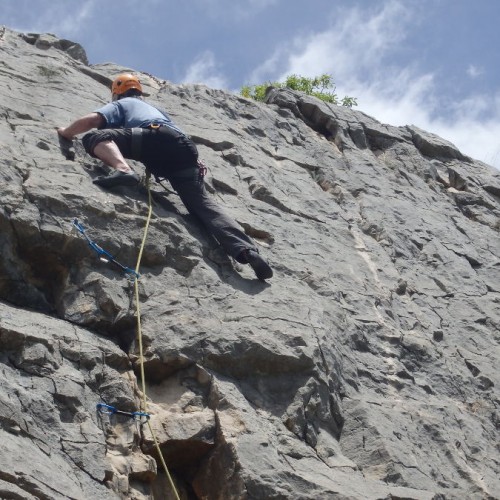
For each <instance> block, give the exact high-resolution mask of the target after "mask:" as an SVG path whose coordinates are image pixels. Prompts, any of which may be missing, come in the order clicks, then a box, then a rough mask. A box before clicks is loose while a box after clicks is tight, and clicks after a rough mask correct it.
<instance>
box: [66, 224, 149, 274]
mask: <svg viewBox="0 0 500 500" xmlns="http://www.w3.org/2000/svg"><path fill="white" fill-rule="evenodd" d="M73 226H74V227H75V228H76V229H77V230H78V232H79V233H80V234H81V235H82V236H83V237H84V238H85V239H86V240H87V243H88V244H89V246H90V248H92V250H94V251H95V252H96V253H97V255H98V257H99V259H100V260H101V261H103V262H108V263H111V264H114V265H115V266H117V267H119V268H120V269H121V270H122V271H123V272H124V273H125V274H127V275H128V277H129V278H130V279H138V278H139V276H140V275H139V273H137V272H135V271H134V270H133V269H131V268H130V267H126V266H124V265H123V264H120V263H119V262H118V261H117V260H116V259H115V258H114V257H113V256H112V255H111V254H110V253H109V252H107V251H106V250H104V249H103V248H101V247H100V246H99V245H98V244H97V243H96V242H95V241H93V240H91V239H90V238H89V237H88V235H87V233H86V232H85V228H84V227H83V226H82V225H81V224H80V223H79V222H78V219H74V220H73Z"/></svg>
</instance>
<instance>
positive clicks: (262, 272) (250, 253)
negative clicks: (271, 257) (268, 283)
mask: <svg viewBox="0 0 500 500" xmlns="http://www.w3.org/2000/svg"><path fill="white" fill-rule="evenodd" d="M245 257H246V259H247V262H248V263H249V264H250V267H251V268H252V269H253V270H254V272H255V276H257V278H259V279H260V280H267V279H268V278H272V277H273V270H272V269H271V266H270V265H269V264H268V263H267V262H266V261H265V259H264V258H263V257H262V256H261V255H260V254H259V253H258V252H256V251H255V250H246V251H245Z"/></svg>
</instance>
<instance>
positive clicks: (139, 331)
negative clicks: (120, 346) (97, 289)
mask: <svg viewBox="0 0 500 500" xmlns="http://www.w3.org/2000/svg"><path fill="white" fill-rule="evenodd" d="M149 181H150V174H149V172H148V173H146V188H147V190H148V217H147V219H146V225H145V227H144V235H143V237H142V243H141V248H140V250H139V255H138V257H137V265H136V267H135V272H136V275H135V277H134V291H135V305H136V310H137V343H138V344H139V361H140V367H141V389H142V402H141V411H143V412H144V413H147V411H148V410H147V397H146V377H145V375H144V357H143V349H142V328H141V308H140V302H139V280H138V279H137V276H139V269H140V266H141V259H142V253H143V251H144V247H145V245H146V238H147V235H148V229H149V223H150V221H151V214H152V213H153V203H152V199H151V189H150V187H149ZM148 427H149V432H151V436H152V437H153V441H154V443H155V448H156V451H157V452H158V455H159V457H160V460H161V463H162V465H163V469H164V470H165V474H166V475H167V478H168V481H169V483H170V486H171V487H172V491H173V492H174V495H175V498H176V500H180V497H179V494H178V493H177V489H176V487H175V484H174V481H173V479H172V476H171V475H170V472H169V471H168V467H167V464H166V463H165V459H164V457H163V453H162V451H161V448H160V445H159V443H158V439H157V438H156V435H155V433H154V431H153V428H152V427H151V421H150V420H148Z"/></svg>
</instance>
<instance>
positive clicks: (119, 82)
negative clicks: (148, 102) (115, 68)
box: [111, 73, 142, 95]
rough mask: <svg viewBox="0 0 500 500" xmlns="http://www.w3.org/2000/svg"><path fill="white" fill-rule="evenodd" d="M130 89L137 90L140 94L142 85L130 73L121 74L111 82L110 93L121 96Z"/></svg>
mask: <svg viewBox="0 0 500 500" xmlns="http://www.w3.org/2000/svg"><path fill="white" fill-rule="evenodd" d="M130 89H135V90H138V91H139V92H141V94H142V85H141V82H140V81H139V78H137V77H136V76H135V75H132V74H131V73H122V74H121V75H118V76H117V77H116V78H115V79H114V80H113V85H112V86H111V93H112V94H113V95H122V94H124V93H125V92H127V90H130Z"/></svg>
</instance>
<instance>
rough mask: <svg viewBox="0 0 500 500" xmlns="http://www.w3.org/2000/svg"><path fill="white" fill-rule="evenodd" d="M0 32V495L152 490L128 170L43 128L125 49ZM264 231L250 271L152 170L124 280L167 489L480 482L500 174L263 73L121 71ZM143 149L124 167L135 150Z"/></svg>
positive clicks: (489, 462) (109, 71) (490, 376)
mask: <svg viewBox="0 0 500 500" xmlns="http://www.w3.org/2000/svg"><path fill="white" fill-rule="evenodd" d="M1 36H2V39H1V45H0V82H1V86H0V88H1V89H2V90H1V91H0V113H1V114H2V116H3V120H2V121H1V122H0V142H1V145H2V147H1V149H0V177H1V184H0V186H1V187H0V190H1V196H0V250H1V258H0V370H1V374H2V377H1V379H0V384H1V391H0V434H1V443H2V453H1V454H0V497H5V498H82V499H87V498H137V499H140V498H174V497H173V496H172V492H171V490H170V486H169V484H168V481H167V480H166V477H165V474H164V472H163V470H162V466H161V464H160V461H159V460H158V458H159V457H158V454H157V451H156V449H155V447H154V443H153V436H152V435H151V432H150V429H149V427H147V426H141V425H139V424H138V423H135V422H134V421H132V420H130V419H127V418H126V417H121V416H119V415H111V416H105V415H104V416H103V415H100V414H98V413H96V404H97V403H99V402H105V403H107V404H110V405H114V406H116V407H117V408H119V409H121V410H123V411H135V410H137V409H139V408H140V401H141V391H142V386H141V382H140V381H139V380H138V379H139V378H140V363H139V354H138V344H137V341H136V338H135V330H136V306H135V304H134V298H133V289H132V285H131V283H130V282H129V281H128V280H127V279H126V278H125V277H124V276H123V275H122V274H121V273H120V271H119V270H118V269H116V268H114V267H113V266H110V265H109V264H105V263H103V262H100V261H99V259H98V258H97V255H96V253H95V252H93V250H92V249H91V248H90V247H89V245H88V244H87V242H86V241H85V240H84V238H83V237H82V236H81V235H80V234H78V233H75V232H73V231H72V224H71V222H72V220H73V219H74V218H78V220H79V221H80V222H81V223H82V224H83V225H84V226H85V227H86V228H87V230H88V234H89V235H90V236H91V237H92V238H93V239H94V240H95V241H96V242H97V243H98V244H99V245H100V246H101V247H102V248H105V249H106V250H107V251H108V252H110V253H111V254H113V255H115V256H116V257H117V259H118V260H119V261H120V262H121V263H123V264H125V265H127V266H130V267H132V268H133V267H135V262H136V259H137V254H138V250H139V247H140V244H141V240H142V235H143V229H144V224H145V218H146V214H147V199H148V197H147V192H146V189H145V188H144V187H139V188H119V189H117V190H115V191H113V192H110V191H104V190H101V189H99V188H97V187H96V186H94V185H93V184H92V179H93V178H95V177H96V176H97V175H100V174H102V173H103V171H105V168H104V167H103V166H102V165H100V164H99V163H98V162H96V161H95V160H94V159H92V158H89V157H88V156H86V155H85V154H84V152H83V148H82V146H81V143H80V142H79V141H75V143H74V144H73V146H71V147H69V146H68V145H67V144H61V143H60V142H59V140H58V137H57V134H56V133H55V127H57V126H63V125H66V124H68V123H69V122H70V121H72V120H74V119H75V118H77V117H79V116H81V115H83V114H86V113H88V112H90V111H92V110H94V109H96V108H97V107H99V106H101V105H102V104H103V103H105V102H107V101H108V99H109V82H110V81H111V79H112V78H113V76H114V75H115V74H116V73H118V72H120V71H123V70H125V69H126V68H122V67H120V66H116V65H113V64H105V65H96V66H92V67H89V66H87V61H86V57H85V55H84V51H83V49H81V48H79V47H77V46H76V44H72V43H71V42H67V41H63V40H58V39H57V38H56V37H53V36H51V35H21V34H18V33H15V32H13V31H10V30H8V29H5V30H4V31H3V34H2V35H1ZM141 81H143V83H144V86H145V89H146V92H147V93H148V95H149V96H148V100H149V101H150V102H152V103H154V104H157V105H159V106H162V107H164V108H165V109H166V110H167V111H168V112H169V113H170V114H171V116H172V117H173V119H174V120H175V121H176V122H177V123H178V124H179V125H180V126H181V127H182V128H183V129H184V130H185V131H186V132H187V133H189V134H190V135H191V136H192V137H193V139H194V140H195V142H196V143H197V144H198V147H199V151H200V155H201V157H202V158H203V159H204V160H205V162H206V163H207V165H208V167H209V175H208V177H207V185H208V188H209V190H210V192H211V193H212V196H214V197H215V198H216V199H217V201H218V202H219V203H220V204H221V205H222V206H223V207H224V208H225V209H226V210H227V212H228V213H230V214H231V215H232V216H233V217H234V218H235V219H236V220H237V221H238V222H239V223H240V224H241V226H242V227H243V228H244V230H245V231H246V232H247V234H249V235H251V236H252V237H253V238H254V239H255V240H256V241H257V242H258V243H259V244H260V245H261V246H262V250H261V251H262V253H263V254H264V255H265V256H266V258H268V259H269V261H270V263H271V265H272V266H273V268H274V271H275V277H274V278H273V279H272V280H271V281H270V282H269V283H268V284H265V283H262V282H259V281H257V280H255V279H254V276H253V273H252V271H251V269H249V268H248V266H241V265H239V264H237V263H235V262H232V261H231V260H230V259H229V258H227V256H225V255H224V254H223V253H222V252H221V250H220V249H219V248H218V245H217V242H214V241H212V240H210V239H209V238H207V235H206V234H205V233H204V232H203V230H202V229H201V228H200V227H199V225H198V224H197V222H196V220H193V219H192V218H191V217H190V216H189V215H188V214H187V211H186V210H185V208H184V207H183V205H182V204H181V203H180V201H179V200H178V199H177V197H176V195H175V194H174V193H171V192H167V191H165V190H164V189H163V188H162V187H161V186H159V185H153V186H152V197H153V217H152V221H151V226H150V231H149V236H148V239H147V244H146V246H145V249H144V255H143V259H142V267H141V278H140V280H139V296H140V309H141V317H142V334H143V340H144V350H145V352H144V359H145V361H144V370H145V374H146V393H147V396H148V410H149V412H150V413H151V415H152V417H151V429H153V431H154V434H155V436H156V437H157V439H158V440H159V443H160V447H161V450H162V453H163V455H164V457H165V460H166V462H167V465H168V467H169V470H170V471H171V473H172V477H173V479H174V481H175V483H176V486H177V488H178V491H179V493H180V495H181V498H207V499H233V498H234V499H243V498H246V499H269V498H274V499H330V498H350V499H366V498H368V499H378V498H411V499H443V498H457V499H458V498H460V499H461V498H477V499H479V498H498V497H500V482H499V479H498V477H499V469H500V467H499V458H498V457H499V447H498V430H499V414H498V405H499V393H498V387H499V384H500V377H499V374H498V359H499V356H498V344H499V338H500V337H499V331H500V232H499V231H500V198H499V193H500V173H499V172H497V171H495V170H493V169H492V168H490V167H488V166H487V165H484V164H481V163H479V162H477V161H474V160H472V159H470V158H467V157H466V156H464V155H462V154H461V153H460V152H459V151H458V150H457V149H456V148H455V147H454V146H453V145H452V144H449V143H448V142H447V141H444V140H443V139H441V138H439V137H436V136H434V135H432V134H429V133H427V132H425V131H422V130H419V129H418V128H416V127H413V126H407V127H392V126H390V125H384V124H381V123H379V122H377V121H376V120H374V119H373V118H371V117H369V116H367V115H365V114H363V113H361V112H358V111H354V110H350V109H346V108H342V107H336V106H330V105H328V104H325V103H323V102H320V101H318V100H316V99H313V98H310V97H307V96H304V95H301V94H298V93H295V92H292V91H288V90H275V89H272V90H270V92H269V93H268V96H267V103H266V104H260V103H256V102H253V101H250V100H247V99H244V98H241V97H239V96H236V95H233V94H230V93H227V92H223V91H217V90H212V89H209V88H206V87H204V86H201V85H172V84H170V83H168V82H166V81H162V80H159V79H157V78H155V77H153V76H151V75H147V74H143V75H141ZM135 167H136V168H137V170H138V171H141V172H142V170H141V168H142V167H141V166H140V165H135Z"/></svg>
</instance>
